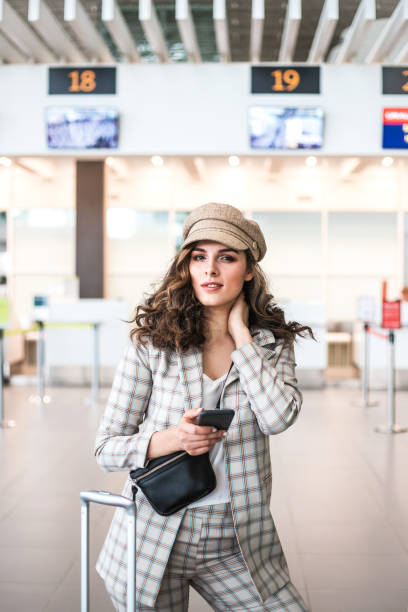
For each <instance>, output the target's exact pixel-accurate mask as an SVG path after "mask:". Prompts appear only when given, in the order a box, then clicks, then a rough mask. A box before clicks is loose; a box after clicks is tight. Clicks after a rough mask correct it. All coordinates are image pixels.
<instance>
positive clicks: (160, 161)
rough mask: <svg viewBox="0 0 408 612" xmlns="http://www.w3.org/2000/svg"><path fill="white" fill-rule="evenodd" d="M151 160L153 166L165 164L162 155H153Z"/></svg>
mask: <svg viewBox="0 0 408 612" xmlns="http://www.w3.org/2000/svg"><path fill="white" fill-rule="evenodd" d="M151 162H152V164H153V166H156V168H159V167H160V166H162V165H163V164H164V160H163V158H162V157H160V155H153V157H152V158H151Z"/></svg>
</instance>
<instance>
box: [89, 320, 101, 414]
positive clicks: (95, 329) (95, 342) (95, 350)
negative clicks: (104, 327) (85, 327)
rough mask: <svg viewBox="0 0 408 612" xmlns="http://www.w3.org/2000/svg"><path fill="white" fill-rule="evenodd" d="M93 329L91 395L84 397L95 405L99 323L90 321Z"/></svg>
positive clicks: (97, 377) (97, 381) (97, 382)
mask: <svg viewBox="0 0 408 612" xmlns="http://www.w3.org/2000/svg"><path fill="white" fill-rule="evenodd" d="M91 325H92V331H93V361H92V381H91V397H89V398H86V402H87V403H88V404H93V405H96V404H98V401H99V362H100V357H99V341H100V335H99V334H100V327H101V324H100V323H92V324H91Z"/></svg>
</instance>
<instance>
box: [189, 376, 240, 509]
mask: <svg viewBox="0 0 408 612" xmlns="http://www.w3.org/2000/svg"><path fill="white" fill-rule="evenodd" d="M226 376H227V374H224V376H222V377H221V378H217V380H212V379H211V378H209V377H208V376H207V375H206V374H203V409H204V410H214V409H215V408H216V407H217V401H218V398H219V397H220V394H221V389H222V384H223V382H224V379H225V378H226ZM209 454H210V461H211V465H212V466H213V469H214V472H215V477H216V479H217V486H216V487H215V489H214V491H211V493H209V494H208V495H206V496H205V497H202V498H201V499H199V500H197V501H195V502H192V503H191V504H189V505H188V506H187V508H196V507H197V506H210V505H212V504H223V503H225V502H229V501H231V496H230V492H229V487H228V481H227V472H226V466H225V457H224V440H220V442H216V443H215V444H214V446H213V447H212V449H211V450H210V453H209Z"/></svg>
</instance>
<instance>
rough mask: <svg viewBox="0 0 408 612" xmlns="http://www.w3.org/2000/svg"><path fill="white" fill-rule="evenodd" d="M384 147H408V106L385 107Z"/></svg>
mask: <svg viewBox="0 0 408 612" xmlns="http://www.w3.org/2000/svg"><path fill="white" fill-rule="evenodd" d="M382 146H383V149H407V148H408V108H384V109H383V143H382Z"/></svg>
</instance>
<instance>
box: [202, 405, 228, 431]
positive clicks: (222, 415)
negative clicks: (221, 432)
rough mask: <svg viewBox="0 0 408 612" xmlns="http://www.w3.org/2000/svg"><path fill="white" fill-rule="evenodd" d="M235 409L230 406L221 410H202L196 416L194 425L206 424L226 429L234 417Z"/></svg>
mask: <svg viewBox="0 0 408 612" xmlns="http://www.w3.org/2000/svg"><path fill="white" fill-rule="evenodd" d="M234 414H235V411H234V410H231V409H230V408H224V409H223V410H203V411H202V412H200V414H199V415H198V417H196V425H206V426H209V427H216V428H217V429H228V427H229V426H230V425H231V421H232V419H233V418H234Z"/></svg>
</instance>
